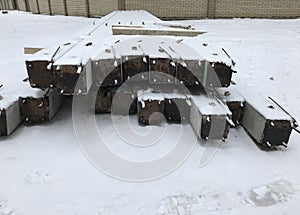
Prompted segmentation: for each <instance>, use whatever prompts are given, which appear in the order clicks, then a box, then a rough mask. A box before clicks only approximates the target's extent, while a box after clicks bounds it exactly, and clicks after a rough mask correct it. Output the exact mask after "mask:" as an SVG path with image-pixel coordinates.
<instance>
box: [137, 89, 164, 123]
mask: <svg viewBox="0 0 300 215" xmlns="http://www.w3.org/2000/svg"><path fill="white" fill-rule="evenodd" d="M137 99H138V107H137V109H138V120H139V123H140V124H141V125H160V124H161V123H162V122H163V120H164V115H163V114H164V103H165V101H164V100H165V98H164V96H163V94H162V93H160V92H154V91H152V90H146V91H143V90H140V91H138V93H137Z"/></svg>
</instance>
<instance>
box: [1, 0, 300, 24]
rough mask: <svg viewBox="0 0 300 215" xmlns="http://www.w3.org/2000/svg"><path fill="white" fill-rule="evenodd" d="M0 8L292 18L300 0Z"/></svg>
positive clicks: (41, 1)
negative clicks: (141, 11)
mask: <svg viewBox="0 0 300 215" xmlns="http://www.w3.org/2000/svg"><path fill="white" fill-rule="evenodd" d="M0 9H2V10H3V9H6V10H13V9H17V10H22V11H30V12H32V13H37V14H38V13H41V14H51V15H56V14H59V15H71V16H88V17H97V16H103V15H106V14H108V13H110V12H112V11H114V10H147V11H149V12H150V13H152V14H154V15H156V16H158V17H160V18H166V19H171V18H175V19H193V18H232V17H252V18H295V17H300V0H288V1H284V0H0Z"/></svg>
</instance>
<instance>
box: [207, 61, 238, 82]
mask: <svg viewBox="0 0 300 215" xmlns="http://www.w3.org/2000/svg"><path fill="white" fill-rule="evenodd" d="M211 65H212V67H213V69H214V71H215V73H216V74H217V77H218V79H219V81H220V83H221V86H222V87H228V86H229V85H230V83H231V78H232V74H233V73H234V71H233V69H232V68H231V66H228V65H226V64H224V63H220V62H212V63H211Z"/></svg>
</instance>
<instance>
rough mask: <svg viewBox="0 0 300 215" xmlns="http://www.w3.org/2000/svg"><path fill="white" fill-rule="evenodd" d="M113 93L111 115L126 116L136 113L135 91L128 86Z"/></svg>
mask: <svg viewBox="0 0 300 215" xmlns="http://www.w3.org/2000/svg"><path fill="white" fill-rule="evenodd" d="M113 91H114V92H113V100H112V114H114V115H123V116H127V115H129V114H136V113H137V91H135V90H134V89H133V88H132V87H130V86H128V87H122V88H120V89H114V90H113Z"/></svg>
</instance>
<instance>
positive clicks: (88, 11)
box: [85, 0, 91, 17]
mask: <svg viewBox="0 0 300 215" xmlns="http://www.w3.org/2000/svg"><path fill="white" fill-rule="evenodd" d="M85 9H86V16H87V17H91V11H90V1H89V0H85Z"/></svg>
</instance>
